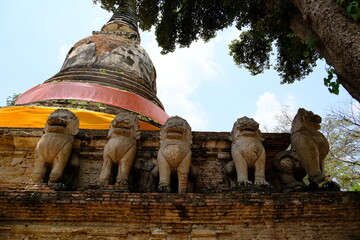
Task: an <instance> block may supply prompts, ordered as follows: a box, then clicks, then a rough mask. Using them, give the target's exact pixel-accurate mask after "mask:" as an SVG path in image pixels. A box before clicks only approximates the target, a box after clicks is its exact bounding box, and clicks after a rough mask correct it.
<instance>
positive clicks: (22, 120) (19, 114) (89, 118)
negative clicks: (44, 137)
mask: <svg viewBox="0 0 360 240" xmlns="http://www.w3.org/2000/svg"><path fill="white" fill-rule="evenodd" d="M56 109H58V108H53V107H37V106H15V107H4V108H1V109H0V127H13V128H44V127H45V122H46V120H47V118H48V117H49V115H50V114H51V113H52V112H53V111H55V110H56ZM67 109H68V110H70V111H72V112H73V113H74V114H75V115H76V116H77V117H78V118H79V120H80V126H79V127H80V128H81V129H109V126H110V122H111V121H112V120H113V119H114V117H115V115H112V114H107V113H101V112H94V111H88V110H83V109H73V108H67ZM139 125H140V129H142V130H158V129H159V128H157V127H155V126H153V125H151V124H149V123H146V122H143V121H139Z"/></svg>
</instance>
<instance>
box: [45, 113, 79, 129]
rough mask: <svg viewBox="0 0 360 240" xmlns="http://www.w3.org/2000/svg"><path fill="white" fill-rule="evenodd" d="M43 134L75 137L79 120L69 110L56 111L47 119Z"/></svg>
mask: <svg viewBox="0 0 360 240" xmlns="http://www.w3.org/2000/svg"><path fill="white" fill-rule="evenodd" d="M44 132H45V133H48V132H55V133H63V134H69V135H72V136H75V135H76V134H77V133H78V132H79V119H78V117H77V116H76V115H75V114H74V113H73V112H71V111H70V110H67V109H61V108H60V109H57V110H55V111H53V112H52V113H51V114H50V116H49V117H48V119H47V121H46V124H45V128H44Z"/></svg>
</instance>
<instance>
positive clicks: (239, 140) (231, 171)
mask: <svg viewBox="0 0 360 240" xmlns="http://www.w3.org/2000/svg"><path fill="white" fill-rule="evenodd" d="M230 140H231V141H232V144H231V156H232V158H233V161H231V162H229V163H228V164H227V165H226V166H225V169H224V171H225V174H226V175H227V177H228V178H229V181H230V187H231V188H236V187H241V186H248V185H252V184H254V185H258V186H260V185H269V183H268V182H267V181H266V180H265V163H266V154H265V149H264V146H263V145H262V141H263V138H262V136H261V132H260V130H259V124H258V123H257V122H256V121H255V120H254V119H252V118H248V117H242V118H238V119H237V121H236V122H235V123H234V126H233V128H232V131H231V137H230ZM250 167H253V168H254V183H252V182H251V181H250V180H249V178H248V169H249V168H250ZM234 175H236V178H237V180H234V178H235V177H234Z"/></svg>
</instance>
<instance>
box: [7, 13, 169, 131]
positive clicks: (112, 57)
mask: <svg viewBox="0 0 360 240" xmlns="http://www.w3.org/2000/svg"><path fill="white" fill-rule="evenodd" d="M56 108H68V109H70V110H72V111H73V112H74V113H75V114H76V115H77V116H78V117H79V119H80V128H85V129H108V127H109V123H110V121H111V120H112V119H113V118H114V115H116V114H117V113H118V112H121V111H130V112H133V113H135V115H136V116H137V118H138V119H139V123H140V128H141V129H143V130H156V129H158V127H159V126H161V124H163V123H164V122H165V121H166V119H167V118H168V115H167V114H166V113H165V111H164V107H163V105H162V103H161V102H160V100H159V99H158V98H157V96H156V71H155V67H154V65H153V63H152V62H151V59H150V57H149V56H148V54H147V53H146V51H145V50H144V49H143V48H142V47H141V46H140V35H139V31H138V27H137V21H136V18H135V16H134V14H133V13H132V10H131V8H129V7H122V8H120V9H118V11H117V12H116V13H115V14H114V15H113V16H112V17H111V19H110V20H109V21H108V22H107V23H106V24H105V25H104V26H103V27H102V29H101V31H94V32H93V34H92V36H89V37H86V38H84V39H82V40H80V41H78V42H77V43H75V45H74V46H73V47H72V48H71V49H70V51H69V53H68V54H67V56H66V59H65V61H64V63H63V66H62V68H61V69H60V71H59V72H58V73H57V74H56V75H55V76H53V77H51V78H50V79H48V80H46V81H45V82H44V83H43V84H40V85H37V86H35V87H33V88H31V89H29V90H28V91H26V92H25V93H23V94H22V95H20V96H19V97H18V99H17V101H16V103H15V107H11V108H3V109H1V112H0V115H1V120H0V126H1V127H39V128H43V127H44V124H45V121H46V118H47V117H48V116H49V114H50V113H51V112H52V111H54V109H56ZM19 118H23V119H28V120H30V121H26V123H25V122H23V121H21V122H20V121H16V119H19Z"/></svg>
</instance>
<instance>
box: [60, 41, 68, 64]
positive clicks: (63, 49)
mask: <svg viewBox="0 0 360 240" xmlns="http://www.w3.org/2000/svg"><path fill="white" fill-rule="evenodd" d="M69 50H70V47H69V46H68V45H66V44H63V45H61V46H60V48H59V55H58V59H59V61H60V62H64V60H65V57H66V55H67V53H68V51H69Z"/></svg>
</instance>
